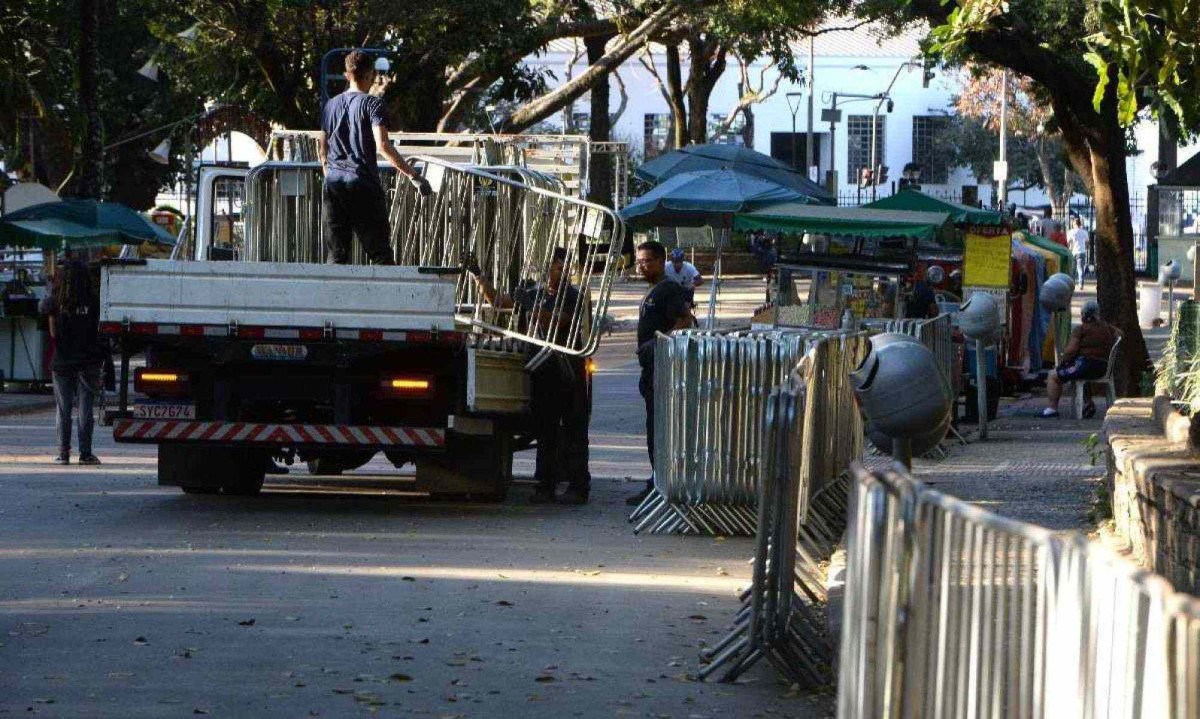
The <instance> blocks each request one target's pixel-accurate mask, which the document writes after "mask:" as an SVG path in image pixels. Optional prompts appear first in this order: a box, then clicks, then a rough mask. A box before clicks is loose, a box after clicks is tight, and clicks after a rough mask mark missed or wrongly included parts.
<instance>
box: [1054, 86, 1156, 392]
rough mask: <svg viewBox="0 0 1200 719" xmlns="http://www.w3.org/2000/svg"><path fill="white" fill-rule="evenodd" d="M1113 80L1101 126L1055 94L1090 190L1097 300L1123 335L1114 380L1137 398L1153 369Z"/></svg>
mask: <svg viewBox="0 0 1200 719" xmlns="http://www.w3.org/2000/svg"><path fill="white" fill-rule="evenodd" d="M1115 86H1116V83H1115V80H1114V82H1113V83H1112V85H1111V86H1110V89H1109V91H1108V94H1109V97H1106V98H1105V101H1104V104H1103V105H1102V106H1101V113H1100V116H1099V122H1087V123H1085V122H1081V121H1080V120H1079V117H1080V115H1082V116H1084V117H1092V118H1095V113H1094V111H1092V109H1091V107H1086V108H1078V110H1079V112H1078V113H1076V112H1075V111H1074V110H1075V109H1076V108H1072V107H1071V105H1070V102H1069V101H1068V100H1067V99H1066V98H1060V97H1057V96H1054V95H1052V96H1051V99H1052V101H1053V103H1054V110H1055V116H1056V117H1058V119H1059V126H1060V127H1061V129H1062V133H1063V141H1064V143H1065V145H1066V148H1067V157H1068V158H1069V159H1070V160H1071V166H1072V167H1074V168H1075V172H1076V174H1077V175H1079V176H1080V178H1082V179H1083V181H1084V184H1085V185H1086V186H1087V187H1088V189H1089V190H1090V191H1091V194H1092V199H1093V202H1094V208H1095V216H1096V238H1095V250H1096V300H1097V302H1099V303H1100V316H1101V317H1102V318H1103V319H1104V320H1105V321H1106V322H1109V323H1111V324H1113V325H1115V326H1116V327H1117V329H1119V330H1121V332H1122V334H1123V336H1124V339H1122V341H1121V351H1120V355H1121V356H1120V360H1119V363H1118V366H1117V368H1116V371H1115V372H1114V378H1115V379H1116V380H1117V393H1118V394H1120V395H1123V396H1136V395H1137V394H1138V393H1139V392H1140V387H1141V375H1142V371H1143V370H1144V369H1146V367H1147V366H1149V364H1150V358H1149V354H1148V353H1147V350H1146V340H1145V338H1143V337H1142V329H1141V326H1140V325H1139V324H1138V318H1137V299H1136V295H1137V277H1136V276H1135V274H1134V265H1133V222H1132V221H1131V219H1130V215H1129V180H1128V177H1127V176H1126V173H1125V131H1124V130H1123V129H1122V128H1121V126H1120V124H1119V123H1118V122H1117V119H1116V106H1115V101H1114V100H1113V99H1112V95H1113V90H1112V89H1111V88H1112V87H1115Z"/></svg>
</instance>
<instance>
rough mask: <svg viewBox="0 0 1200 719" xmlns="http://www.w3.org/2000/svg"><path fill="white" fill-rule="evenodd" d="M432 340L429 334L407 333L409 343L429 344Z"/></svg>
mask: <svg viewBox="0 0 1200 719" xmlns="http://www.w3.org/2000/svg"><path fill="white" fill-rule="evenodd" d="M432 339H433V335H432V334H430V333H429V332H409V333H408V341H409V342H429V341H431V340H432Z"/></svg>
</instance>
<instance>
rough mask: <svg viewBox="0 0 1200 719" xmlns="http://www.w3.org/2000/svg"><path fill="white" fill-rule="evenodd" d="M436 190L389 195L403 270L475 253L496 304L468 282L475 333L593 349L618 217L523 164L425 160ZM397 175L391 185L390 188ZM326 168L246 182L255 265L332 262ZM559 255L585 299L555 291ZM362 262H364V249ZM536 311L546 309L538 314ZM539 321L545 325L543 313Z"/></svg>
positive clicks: (467, 312)
mask: <svg viewBox="0 0 1200 719" xmlns="http://www.w3.org/2000/svg"><path fill="white" fill-rule="evenodd" d="M413 160H414V161H415V162H416V163H417V164H418V165H420V166H421V167H423V168H424V173H425V176H426V178H427V179H428V180H429V181H430V183H431V185H432V186H433V190H434V192H433V193H432V194H431V195H430V196H428V197H421V196H420V195H419V194H418V193H417V192H416V190H414V189H413V188H412V187H411V186H410V185H409V183H408V182H398V183H395V186H394V187H393V188H392V190H391V191H390V192H391V195H392V200H391V208H390V220H391V230H392V237H391V244H392V253H393V258H394V260H395V262H396V263H397V264H402V265H417V266H423V267H429V268H433V270H434V271H436V270H438V268H441V269H442V271H457V269H458V268H460V267H462V265H463V264H464V259H465V257H466V255H468V254H470V255H472V256H473V257H474V258H475V259H476V260H477V261H478V263H479V265H480V266H481V268H482V270H483V271H484V274H485V275H486V276H487V277H488V279H489V282H490V283H491V284H492V285H493V286H494V288H495V290H496V293H497V295H499V296H508V297H510V298H511V297H514V296H516V295H518V294H521V295H523V299H524V302H523V303H521V305H522V306H521V307H518V308H517V309H516V310H514V309H513V308H512V307H511V305H512V304H514V303H496V304H497V305H509V306H493V305H492V304H490V303H488V302H486V301H484V299H483V296H482V293H481V290H480V288H479V287H478V285H477V284H476V283H475V282H474V280H472V279H471V278H470V277H469V276H467V275H466V273H461V274H460V276H459V280H458V286H457V290H456V306H457V319H458V320H459V322H461V323H462V324H464V325H469V326H471V327H473V328H476V329H477V330H481V331H484V332H489V333H492V334H497V335H501V336H505V337H509V338H512V339H518V340H521V341H523V342H526V343H528V344H530V345H534V346H537V347H540V348H543V349H546V350H554V351H559V352H563V353H566V354H572V355H588V354H591V353H592V352H594V351H595V348H596V344H597V343H598V342H599V338H600V323H601V321H602V319H603V317H604V315H605V311H606V308H607V305H608V298H609V294H610V292H611V289H612V283H613V279H614V276H615V274H616V265H617V260H618V259H619V257H620V252H621V244H622V240H623V237H624V231H625V228H624V224H623V223H622V222H621V221H620V219H619V218H618V217H617V216H616V215H615V213H613V212H612V210H610V209H608V208H605V207H602V206H600V205H596V204H593V203H589V202H585V201H583V200H579V199H577V198H575V197H572V196H570V195H568V194H566V193H565V190H564V186H563V183H562V182H561V181H559V180H557V179H555V178H553V177H549V176H546V175H544V174H542V173H538V172H534V171H532V170H529V169H527V168H521V167H497V168H483V169H481V168H478V167H472V166H468V165H458V164H455V163H451V162H446V161H444V160H440V159H437V158H433V157H415V158H413ZM391 175H392V173H391V172H390V171H389V172H387V173H384V176H385V185H391V184H392V182H391ZM322 188H323V176H322V173H321V168H320V166H319V165H318V164H316V163H311V162H267V163H263V164H262V165H260V166H258V167H256V168H255V169H254V170H252V171H251V172H250V173H249V175H248V176H247V178H246V211H245V212H246V241H245V248H244V250H243V252H242V255H241V257H242V259H244V260H246V261H250V262H321V261H323V260H324V246H323V238H322V235H323V227H322V225H323V222H322V221H323V215H322V207H321V193H322ZM556 250H561V251H562V252H565V258H564V264H565V267H566V268H567V272H568V273H569V274H568V276H567V277H566V278H565V280H564V281H566V282H570V283H571V284H572V285H574V286H575V287H577V288H578V289H579V290H580V291H579V292H578V293H576V294H574V295H572V293H567V292H559V293H550V292H548V287H549V278H550V277H551V274H552V272H551V266H552V265H553V263H554V254H555V251H556ZM350 261H351V263H353V264H366V263H367V258H366V255H365V253H364V252H363V249H362V247H361V246H360V245H359V243H357V242H356V243H354V244H353V246H352V249H351V254H350ZM532 308H539V311H538V312H536V313H535V312H532V311H531V310H532ZM534 315H536V316H534Z"/></svg>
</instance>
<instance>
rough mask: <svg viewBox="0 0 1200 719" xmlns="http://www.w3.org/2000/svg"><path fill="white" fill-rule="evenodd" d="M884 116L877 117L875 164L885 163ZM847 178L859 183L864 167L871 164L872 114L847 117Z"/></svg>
mask: <svg viewBox="0 0 1200 719" xmlns="http://www.w3.org/2000/svg"><path fill="white" fill-rule="evenodd" d="M885 119H886V118H885V117H883V116H880V117H876V118H875V164H877V165H884V164H887V163H886V162H884V154H883V148H885V147H887V142H885V138H884V132H883V131H884V128H885V124H884V120H885ZM846 145H847V147H846V179H847V180H849V181H850V182H852V183H857V182H858V180H859V178H860V177H861V176H862V170H863V168H866V167H870V166H871V115H849V116H848V117H847V118H846Z"/></svg>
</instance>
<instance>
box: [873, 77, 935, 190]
mask: <svg viewBox="0 0 1200 719" xmlns="http://www.w3.org/2000/svg"><path fill="white" fill-rule="evenodd" d="M914 67H923V65H922V64H921V63H919V62H917V61H915V60H908V61H906V62H903V63H900V67H898V68H896V74H895V75H892V81H891V82H889V83H888V86H887V89H885V90H884V91H883V92H881V93H879V95H878V96H877V97H878V98H879V101H878V102H876V103H875V112H874V114H873V115H872V116H871V176H872V177H873V178H874V182H872V183H871V202H874V201H875V197H876V194H877V193H876V188H877V187H879V177H880V175H881V173H880V172H879V165H878V161H877V158H876V157H875V154H876V149H875V143H876V140H875V132H876V129H875V128H876V126H877V125H879V108H880V107H882V106H883V103H884V102H885V101H886V102H887V104H888V113H889V114H890V113H891V111H892V88H893V87H894V86H895V85H896V80H899V79H900V73H901V72H902V71H904V69H905V68H908V69H909V70H912V69H913V68H914Z"/></svg>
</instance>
